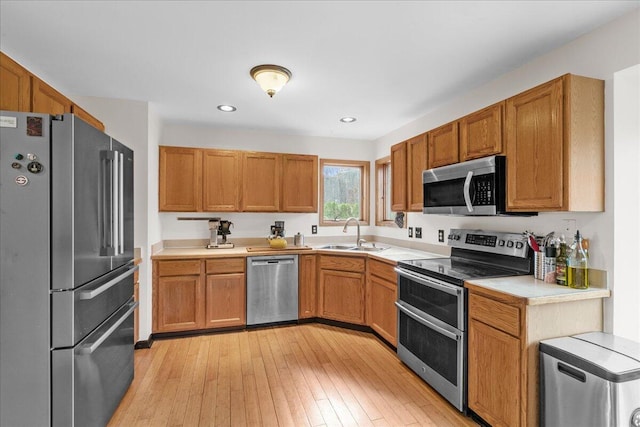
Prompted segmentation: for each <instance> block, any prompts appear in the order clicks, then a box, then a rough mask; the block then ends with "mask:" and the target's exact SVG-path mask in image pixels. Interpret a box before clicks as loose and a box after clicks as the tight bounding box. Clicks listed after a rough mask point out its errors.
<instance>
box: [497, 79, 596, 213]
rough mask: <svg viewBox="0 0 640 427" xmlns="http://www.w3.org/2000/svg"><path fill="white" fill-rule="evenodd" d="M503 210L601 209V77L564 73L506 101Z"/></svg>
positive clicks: (593, 210) (594, 210)
mask: <svg viewBox="0 0 640 427" xmlns="http://www.w3.org/2000/svg"><path fill="white" fill-rule="evenodd" d="M505 124H506V141H505V142H506V154H507V209H508V210H509V211H592V212H596V211H602V210H604V82H603V81H602V80H596V79H591V78H586V77H580V76H574V75H570V74H567V75H564V76H562V77H560V78H557V79H555V80H552V81H550V82H548V83H544V84H542V85H540V86H537V87H535V88H533V89H530V90H528V91H526V92H523V93H521V94H519V95H516V96H514V97H512V98H509V99H508V100H507V101H506V109H505Z"/></svg>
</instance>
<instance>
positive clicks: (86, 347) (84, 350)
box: [78, 301, 138, 354]
mask: <svg viewBox="0 0 640 427" xmlns="http://www.w3.org/2000/svg"><path fill="white" fill-rule="evenodd" d="M137 306H138V303H137V302H135V301H134V302H131V303H129V307H128V309H127V311H126V313H124V314H123V315H122V316H121V317H120V319H118V321H116V322H115V323H114V324H113V325H111V327H110V328H109V329H107V330H106V331H105V333H104V334H102V335H101V336H100V338H98V339H97V340H95V341H94V342H93V343H91V344H89V343H86V344H83V345H82V347H81V348H80V349H79V351H78V353H80V354H91V353H93V352H94V351H96V350H97V349H98V347H100V345H101V344H102V343H103V342H105V341H106V340H107V338H109V336H111V334H113V333H114V332H115V331H116V330H118V328H119V327H120V325H121V324H122V323H123V322H124V321H125V320H127V317H129V315H130V314H131V312H133V310H135V309H136V307H137Z"/></svg>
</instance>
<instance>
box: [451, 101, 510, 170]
mask: <svg viewBox="0 0 640 427" xmlns="http://www.w3.org/2000/svg"><path fill="white" fill-rule="evenodd" d="M503 110H504V102H499V103H498V104H494V105H491V106H490V107H487V108H483V109H482V110H480V111H476V112H475V113H472V114H469V115H467V116H464V117H463V118H461V119H460V161H461V162H464V161H466V160H471V159H477V158H479V157H485V156H491V155H495V154H501V153H502V151H503V150H502V116H503Z"/></svg>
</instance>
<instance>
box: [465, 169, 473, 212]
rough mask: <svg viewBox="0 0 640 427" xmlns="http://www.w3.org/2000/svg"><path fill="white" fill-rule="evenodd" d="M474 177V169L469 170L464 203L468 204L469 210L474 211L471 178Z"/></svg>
mask: <svg viewBox="0 0 640 427" xmlns="http://www.w3.org/2000/svg"><path fill="white" fill-rule="evenodd" d="M472 177H473V171H469V172H467V177H466V178H465V180H464V188H463V192H464V203H465V204H466V205H467V210H468V211H469V212H473V205H472V204H471V193H470V190H471V178H472Z"/></svg>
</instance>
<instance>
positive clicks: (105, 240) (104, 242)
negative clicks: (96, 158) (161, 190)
mask: <svg viewBox="0 0 640 427" xmlns="http://www.w3.org/2000/svg"><path fill="white" fill-rule="evenodd" d="M113 163H114V157H113V152H111V151H108V150H104V151H101V152H100V167H101V169H102V170H101V173H100V179H101V180H102V182H101V185H100V187H99V188H100V191H101V192H102V194H100V196H99V203H100V204H101V206H99V212H100V213H99V215H100V221H99V223H100V224H99V225H100V239H101V241H100V255H101V256H113V255H115V248H114V247H113V231H114V230H113V220H114V218H113V204H114V203H113V202H114V198H113V195H114V188H113Z"/></svg>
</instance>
